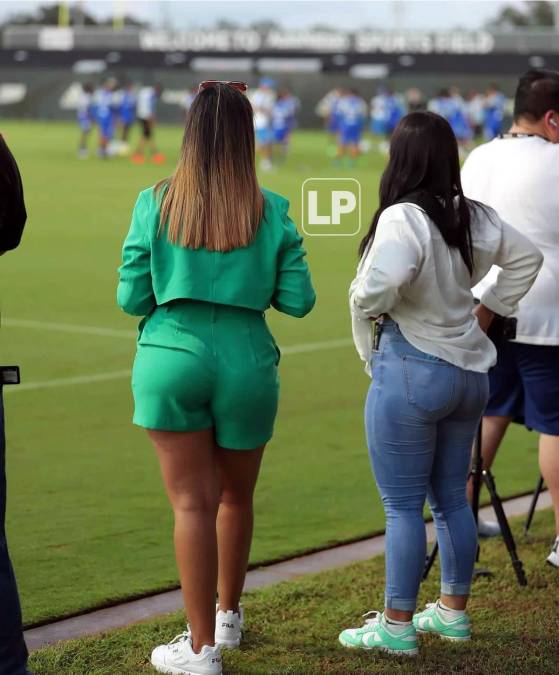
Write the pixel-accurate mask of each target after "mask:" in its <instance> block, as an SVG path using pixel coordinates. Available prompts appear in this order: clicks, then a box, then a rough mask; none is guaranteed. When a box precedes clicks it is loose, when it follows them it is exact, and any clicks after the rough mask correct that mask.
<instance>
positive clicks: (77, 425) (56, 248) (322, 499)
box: [0, 121, 538, 624]
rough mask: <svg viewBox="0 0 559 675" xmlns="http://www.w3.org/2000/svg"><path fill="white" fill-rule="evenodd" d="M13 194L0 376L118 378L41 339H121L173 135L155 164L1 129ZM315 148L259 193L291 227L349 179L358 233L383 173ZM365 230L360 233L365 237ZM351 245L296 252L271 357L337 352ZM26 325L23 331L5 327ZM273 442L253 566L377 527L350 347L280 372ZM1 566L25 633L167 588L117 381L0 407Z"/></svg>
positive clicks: (88, 343)
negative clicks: (147, 215)
mask: <svg viewBox="0 0 559 675" xmlns="http://www.w3.org/2000/svg"><path fill="white" fill-rule="evenodd" d="M3 133H4V135H5V136H6V138H7V140H8V142H9V143H10V145H11V147H12V148H13V151H14V153H15V155H16V156H17V158H18V161H19V162H20V164H21V169H22V173H23V177H24V181H25V187H26V196H27V204H28V211H29V221H28V226H27V231H26V233H25V234H24V239H23V244H22V246H21V248H20V250H18V251H16V252H14V253H10V254H8V255H6V256H5V257H3V258H2V259H1V262H0V270H1V284H2V317H3V319H4V320H5V321H4V325H3V327H2V330H1V331H0V339H1V350H2V361H3V362H4V363H18V364H20V365H21V368H22V379H23V382H24V383H33V382H45V381H49V380H51V379H60V378H69V377H81V376H88V375H95V374H98V373H110V372H114V371H120V370H125V369H127V368H129V367H130V366H131V363H132V359H133V354H134V340H133V338H130V339H119V338H116V337H108V336H100V335H84V334H79V333H75V332H65V331H60V332H56V331H52V330H49V329H48V327H47V326H44V327H41V325H40V324H42V323H44V322H47V323H61V324H69V325H75V326H99V327H105V328H112V329H120V330H134V328H135V325H136V322H135V320H134V319H132V318H130V317H127V316H125V315H124V314H123V313H122V312H120V310H119V309H118V308H117V307H116V304H115V298H114V296H115V288H116V281H117V275H116V269H117V267H118V265H119V260H120V250H121V246H122V241H123V238H124V236H125V233H126V231H127V229H128V226H129V222H130V214H131V210H132V206H133V204H134V201H135V199H136V196H137V193H138V192H139V191H140V190H141V189H143V188H145V187H147V186H149V185H152V184H153V183H154V182H155V181H156V180H158V179H159V178H161V177H162V176H165V175H168V174H169V173H170V172H171V171H172V169H173V165H174V162H175V158H176V156H177V152H178V148H179V143H180V138H181V130H180V129H179V128H178V127H167V128H164V129H161V130H160V132H159V140H160V145H161V148H162V150H163V151H164V152H165V154H166V155H167V158H168V160H167V162H166V164H165V165H164V166H162V167H159V166H155V165H152V164H146V165H142V166H135V165H133V164H131V163H130V162H129V161H128V160H127V159H123V158H115V159H114V160H109V161H102V160H99V159H97V158H96V157H91V158H90V159H89V160H87V161H80V160H78V159H77V158H76V157H75V147H76V143H77V129H76V128H74V126H73V125H68V124H59V123H32V122H9V121H5V122H4V123H3ZM326 145H327V142H326V139H325V137H324V134H322V133H320V132H300V133H297V134H296V135H295V137H294V140H293V151H292V153H291V154H290V156H289V157H288V159H287V161H286V163H285V164H284V165H283V166H282V167H281V168H278V169H275V170H274V171H272V172H270V173H267V174H265V175H262V176H261V182H262V184H263V185H264V186H267V187H270V188H271V189H273V190H276V191H277V192H280V193H282V194H284V195H286V196H287V197H288V198H289V199H290V200H291V203H292V208H291V212H292V215H293V217H294V219H295V220H296V221H299V220H300V206H301V204H300V196H301V183H302V181H303V180H304V179H306V178H309V177H328V176H350V175H351V176H354V177H356V178H357V179H358V180H359V181H360V182H361V185H362V194H363V214H364V220H365V221H367V220H368V218H369V215H370V214H371V213H372V211H373V208H374V206H375V203H376V193H377V186H378V179H379V175H380V172H381V170H382V166H383V164H384V158H383V157H382V156H381V155H380V154H377V153H374V152H372V153H370V154H367V155H365V156H363V157H362V158H361V159H360V160H359V162H358V164H357V166H356V167H355V168H354V169H351V170H349V169H347V168H334V167H332V165H331V160H330V159H328V155H327V152H326V150H327V147H326ZM365 224H366V223H365ZM356 246H357V239H356V238H351V237H345V238H329V237H323V238H317V237H315V238H308V239H307V248H308V250H309V260H310V264H311V269H312V273H313V278H314V282H315V285H316V288H317V292H318V302H317V306H316V309H315V310H314V311H313V312H312V314H311V315H310V316H309V317H308V318H306V319H304V320H303V321H297V320H294V319H291V318H289V317H286V316H281V315H279V314H278V313H276V312H270V313H269V321H270V324H271V327H272V329H273V331H274V333H275V335H276V337H277V340H278V342H279V344H280V345H283V346H290V345H300V344H302V343H315V342H323V341H328V340H338V339H342V340H343V339H347V340H348V341H349V339H350V337H351V331H350V324H349V316H348V309H347V288H348V285H349V283H350V281H351V279H352V277H353V274H354V271H355V266H356V263H357V259H356ZM10 319H12V320H27V321H36V322H39V326H38V327H37V328H29V327H25V328H21V327H14V326H12V325H10V322H9V320H10ZM281 381H282V393H281V404H280V414H279V417H278V421H277V425H276V434H275V437H274V439H273V441H272V443H271V444H270V446H269V449H268V450H267V452H266V456H265V460H264V465H263V469H262V477H261V480H260V483H259V485H258V488H257V494H256V512H257V523H256V531H255V539H254V546H253V551H252V559H251V560H252V563H259V562H264V561H268V560H272V559H277V558H281V557H286V556H291V555H293V554H295V553H299V552H302V551H305V550H309V549H312V548H316V547H321V546H325V545H328V544H332V543H334V542H340V541H344V540H347V539H353V538H357V537H362V536H365V535H367V534H369V533H371V532H374V531H379V530H381V529H383V527H384V517H383V513H382V507H381V503H380V500H379V499H378V496H377V493H376V489H375V487H374V484H373V481H372V478H371V474H370V469H369V461H368V457H367V452H366V448H365V442H364V434H363V423H362V408H363V401H364V398H365V393H366V389H367V386H368V378H367V377H366V376H365V375H364V373H363V371H362V367H361V364H360V362H359V360H358V358H357V356H356V354H355V352H354V349H353V347H352V346H351V345H349V344H348V346H346V347H338V348H334V349H329V350H319V351H312V352H307V353H304V354H294V355H286V356H285V357H284V358H283V359H282V364H281ZM5 393H6V400H5V403H6V418H7V434H8V474H9V509H8V534H9V541H10V548H11V552H12V556H13V559H14V564H15V567H16V572H17V575H18V579H19V585H20V591H21V596H22V602H23V613H24V620H25V622H26V623H27V624H30V623H34V622H37V621H43V620H45V619H49V618H53V617H59V616H62V615H65V614H70V613H73V612H78V611H81V610H84V609H86V608H90V607H94V606H99V605H102V604H103V603H106V602H110V601H115V600H118V599H122V598H126V597H131V596H135V595H140V594H143V593H147V592H152V591H154V590H158V589H164V588H169V587H173V586H175V585H176V584H177V573H176V569H175V563H174V557H173V549H172V541H171V540H172V535H171V531H172V525H171V513H170V510H169V508H168V506H167V503H166V499H165V496H164V493H163V488H162V485H161V479H160V476H159V469H158V467H157V463H156V459H155V456H154V453H153V451H152V449H151V447H150V445H149V443H148V441H147V438H146V436H145V434H144V433H143V432H142V431H141V430H140V429H137V428H134V427H132V424H131V413H132V397H131V393H130V387H129V382H128V379H127V377H122V378H120V379H115V380H112V381H106V382H92V383H89V384H75V385H72V386H60V387H55V388H52V389H30V390H27V391H25V390H21V391H16V390H15V388H14V389H13V390H10V389H9V388H6V389H5ZM535 456H536V440H535V436H534V435H532V436H530V435H528V434H527V433H526V432H524V431H522V430H520V429H516V430H514V431H513V432H512V433H511V434H510V435H509V437H508V440H507V443H506V448H505V449H503V451H502V452H501V456H500V457H499V460H498V462H497V465H496V468H495V473H496V476H497V480H498V485H499V488H500V490H501V492H502V493H503V494H504V495H510V494H514V493H518V492H520V491H527V490H530V489H531V488H532V487H533V484H535V482H536V478H537V475H538V470H537V464H536V457H535Z"/></svg>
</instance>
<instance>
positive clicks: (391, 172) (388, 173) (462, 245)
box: [359, 111, 474, 274]
mask: <svg viewBox="0 0 559 675" xmlns="http://www.w3.org/2000/svg"><path fill="white" fill-rule="evenodd" d="M410 195H414V197H415V199H412V200H411V201H414V202H416V203H418V202H419V203H420V204H421V206H422V207H423V208H424V210H425V211H426V212H427V215H428V216H429V217H430V218H431V220H432V221H433V222H434V223H435V225H436V226H437V227H438V229H439V230H440V233H441V235H442V237H443V239H444V240H445V242H446V243H447V244H448V246H450V247H453V248H457V249H458V250H459V251H460V254H461V256H462V259H463V260H464V263H465V264H466V267H467V268H468V270H469V272H470V274H472V272H473V268H474V263H473V251H472V235H471V229H470V221H471V213H470V205H471V203H470V202H469V201H468V200H466V198H465V197H464V193H463V191H462V184H461V182H460V160H459V155H458V144H457V143H456V137H455V136H454V132H453V131H452V129H451V127H450V124H449V123H448V122H447V121H446V120H445V119H444V117H441V116H440V115H436V114H435V113H432V112H424V111H418V112H412V113H410V114H409V115H406V116H405V117H403V118H402V119H401V121H400V123H399V124H398V126H397V127H396V129H395V130H394V134H393V135H392V139H391V142H390V158H389V160H388V165H387V167H386V169H385V171H384V173H383V174H382V178H381V181H380V189H379V207H378V209H377V211H376V213H375V215H374V216H373V220H372V223H371V226H370V228H369V231H368V232H367V234H366V235H365V237H364V238H363V240H362V241H361V245H360V246H359V253H360V255H363V253H364V252H365V251H366V250H367V249H368V247H369V245H370V244H371V243H372V241H373V239H374V237H375V232H376V228H377V224H378V221H379V218H380V215H381V213H382V212H383V211H384V210H385V209H387V208H388V207H389V206H392V205H393V204H397V203H399V202H402V201H406V199H405V198H406V197H409V196H410Z"/></svg>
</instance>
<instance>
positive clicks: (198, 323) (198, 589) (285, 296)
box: [117, 82, 315, 675]
mask: <svg viewBox="0 0 559 675" xmlns="http://www.w3.org/2000/svg"><path fill="white" fill-rule="evenodd" d="M244 91H246V85H244V84H243V83H224V82H205V83H202V85H200V90H199V93H198V95H197V97H196V99H195V101H194V103H193V105H192V107H191V109H190V112H189V116H188V119H187V123H186V129H185V133H184V139H183V143H182V150H181V155H180V159H179V163H178V166H177V168H176V170H175V172H174V174H173V175H172V176H171V177H170V178H169V179H166V180H163V181H161V182H160V183H159V184H158V185H156V186H155V187H153V188H150V189H148V190H145V191H143V192H141V193H140V196H139V198H138V201H137V202H136V206H135V208H134V213H133V216H132V224H131V227H130V231H129V233H128V236H127V238H126V241H125V243H124V248H123V263H122V266H121V267H120V270H119V272H120V282H119V285H118V292H117V298H118V304H119V305H120V307H121V308H122V309H123V310H124V311H125V312H127V313H129V314H133V315H138V316H144V318H143V319H142V321H141V323H140V330H139V338H138V349H137V353H136V359H135V361H134V369H133V374H132V390H133V394H134V402H135V410H134V423H135V424H138V425H140V426H142V427H145V428H146V429H147V432H148V434H149V436H150V438H151V440H152V442H153V444H154V446H155V449H156V451H157V454H158V457H159V461H160V465H161V472H162V474H163V480H164V482H165V487H166V490H167V493H168V496H169V500H170V502H171V505H172V507H173V511H174V515H175V537H174V538H175V551H176V558H177V565H178V568H179V574H180V579H181V587H182V592H183V597H184V603H185V608H186V614H187V616H188V620H189V627H188V630H187V631H186V632H185V633H183V634H181V635H180V636H177V638H176V639H175V640H174V641H172V642H171V643H170V644H168V645H162V646H160V647H157V648H156V649H154V651H153V653H152V663H153V665H154V666H155V667H156V668H157V669H158V670H159V671H160V672H167V673H186V672H187V673H197V674H198V673H199V674H200V675H214V673H216V674H217V673H221V659H220V655H219V654H220V651H219V648H220V646H226V647H236V646H238V645H239V643H240V638H241V628H242V611H241V608H240V604H239V602H240V596H241V591H242V588H243V584H244V578H245V574H246V568H247V564H248V557H249V551H250V544H251V539H252V521H253V514H252V496H253V492H254V487H255V483H256V479H257V476H258V471H259V467H260V462H261V459H262V453H263V451H264V447H265V445H266V443H267V442H268V441H269V440H270V438H271V437H272V431H273V424H274V418H275V415H276V409H277V401H278V374H277V367H278V361H279V350H278V348H277V346H276V344H275V342H274V339H273V337H272V335H271V334H270V332H269V330H268V327H267V325H266V321H265V318H264V312H265V310H266V309H268V308H269V307H270V306H272V307H274V308H275V309H277V310H279V311H280V312H284V313H286V314H290V315H291V316H295V317H302V316H304V315H305V314H307V313H308V312H310V310H311V309H312V307H313V305H314V302H315V293H314V290H313V287H312V284H311V280H310V275H309V270H308V267H307V264H306V262H305V251H304V249H303V248H302V245H301V244H302V238H301V236H300V235H299V234H298V232H297V230H296V228H295V225H294V224H293V222H292V221H291V219H290V218H289V216H288V214H287V210H288V202H287V200H286V199H284V198H283V197H280V196H279V195H276V194H274V193H273V192H269V191H268V190H263V189H260V187H259V185H258V182H257V178H256V172H255V160H254V129H253V116H252V109H251V106H250V103H249V101H248V99H247V98H246V96H245V95H244ZM216 590H217V597H218V605H217V609H216V600H215V599H216ZM216 612H217V614H216Z"/></svg>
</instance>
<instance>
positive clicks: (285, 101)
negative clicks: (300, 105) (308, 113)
mask: <svg viewBox="0 0 559 675" xmlns="http://www.w3.org/2000/svg"><path fill="white" fill-rule="evenodd" d="M296 112H297V99H295V98H280V99H279V100H277V101H276V102H275V104H274V108H273V110H272V128H273V129H293V127H294V126H295V113H296Z"/></svg>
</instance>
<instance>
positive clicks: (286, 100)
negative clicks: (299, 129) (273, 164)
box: [272, 89, 300, 161]
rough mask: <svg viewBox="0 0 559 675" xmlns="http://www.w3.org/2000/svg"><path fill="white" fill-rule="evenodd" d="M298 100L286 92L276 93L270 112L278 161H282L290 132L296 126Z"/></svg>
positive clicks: (285, 90)
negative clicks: (277, 150)
mask: <svg viewBox="0 0 559 675" xmlns="http://www.w3.org/2000/svg"><path fill="white" fill-rule="evenodd" d="M299 105H300V103H299V99H298V98H297V97H295V96H293V94H292V93H291V92H290V91H289V90H287V89H281V90H280V91H279V92H278V95H277V98H276V102H275V103H274V107H273V110H272V134H273V144H274V147H279V150H280V160H282V161H283V160H284V159H285V157H286V155H287V149H288V147H289V139H290V136H291V132H292V131H293V129H294V128H295V126H296V125H297V117H296V116H297V111H298V109H299Z"/></svg>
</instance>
